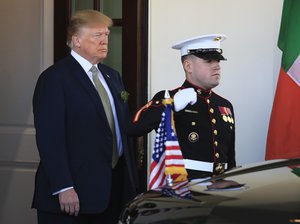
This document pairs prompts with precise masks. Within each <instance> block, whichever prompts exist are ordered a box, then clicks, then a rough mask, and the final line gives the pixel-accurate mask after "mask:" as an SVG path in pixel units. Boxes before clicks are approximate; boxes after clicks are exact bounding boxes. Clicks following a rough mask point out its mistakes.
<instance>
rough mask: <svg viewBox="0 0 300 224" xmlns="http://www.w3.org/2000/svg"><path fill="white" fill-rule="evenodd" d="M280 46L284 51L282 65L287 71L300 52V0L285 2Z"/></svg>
mask: <svg viewBox="0 0 300 224" xmlns="http://www.w3.org/2000/svg"><path fill="white" fill-rule="evenodd" d="M278 47H279V48H280V49H281V51H282V60H281V66H282V68H283V69H284V71H286V72H287V71H288V70H289V68H290V67H291V66H292V64H293V63H294V61H295V60H296V58H297V57H298V56H299V54H300V0H285V1H284V3H283V11H282V19H281V25H280V33H279V38H278Z"/></svg>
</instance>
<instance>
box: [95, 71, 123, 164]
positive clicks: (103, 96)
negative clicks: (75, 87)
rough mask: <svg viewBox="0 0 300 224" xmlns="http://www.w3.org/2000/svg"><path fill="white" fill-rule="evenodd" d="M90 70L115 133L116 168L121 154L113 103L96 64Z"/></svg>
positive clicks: (113, 157)
mask: <svg viewBox="0 0 300 224" xmlns="http://www.w3.org/2000/svg"><path fill="white" fill-rule="evenodd" d="M90 71H91V72H92V75H93V81H94V84H95V87H96V89H97V91H98V94H99V96H100V98H101V101H102V104H103V107H104V110H105V114H106V117H107V120H108V123H109V126H110V129H111V131H112V134H113V156H112V167H113V168H114V167H115V166H116V164H117V162H118V159H119V154H118V149H117V138H116V130H115V121H114V116H113V112H112V108H111V104H110V101H109V97H108V94H107V92H106V90H105V88H104V86H103V85H102V83H101V82H100V80H99V78H98V69H97V68H96V66H94V65H93V66H92V68H91V69H90Z"/></svg>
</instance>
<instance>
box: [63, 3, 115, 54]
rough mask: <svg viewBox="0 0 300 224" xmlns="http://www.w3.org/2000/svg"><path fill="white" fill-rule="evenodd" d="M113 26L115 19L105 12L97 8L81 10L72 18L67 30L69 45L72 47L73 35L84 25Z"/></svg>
mask: <svg viewBox="0 0 300 224" xmlns="http://www.w3.org/2000/svg"><path fill="white" fill-rule="evenodd" d="M99 24H101V25H103V26H107V27H111V26H112V25H113V21H112V19H111V18H109V17H108V16H106V15H105V14H103V13H101V12H99V11H95V10H90V9H87V10H80V11H77V12H75V14H74V15H73V16H72V17H71V18H70V21H69V26H68V30H67V45H68V46H69V47H70V48H71V49H72V47H73V44H72V36H73V35H75V34H77V33H78V32H79V31H80V29H81V28H83V27H93V26H95V25H99Z"/></svg>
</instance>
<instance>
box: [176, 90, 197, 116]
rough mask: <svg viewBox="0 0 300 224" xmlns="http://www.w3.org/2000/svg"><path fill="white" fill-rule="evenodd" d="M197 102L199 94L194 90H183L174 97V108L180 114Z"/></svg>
mask: <svg viewBox="0 0 300 224" xmlns="http://www.w3.org/2000/svg"><path fill="white" fill-rule="evenodd" d="M196 102H197V93H196V92H195V90H194V89H193V88H187V89H182V90H180V91H178V92H177V93H176V94H175V95H174V108H175V111H176V112H178V111H180V110H182V109H184V108H185V107H186V106H187V105H188V104H191V105H194V104H195V103H196Z"/></svg>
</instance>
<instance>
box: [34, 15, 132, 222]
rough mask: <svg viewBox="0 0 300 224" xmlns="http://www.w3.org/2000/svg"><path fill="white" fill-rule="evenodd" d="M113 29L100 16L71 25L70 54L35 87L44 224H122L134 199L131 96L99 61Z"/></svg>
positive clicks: (38, 203)
mask: <svg viewBox="0 0 300 224" xmlns="http://www.w3.org/2000/svg"><path fill="white" fill-rule="evenodd" d="M111 25H112V20H111V19H110V18H109V17H107V16H106V15H104V14H102V13H100V12H98V11H94V10H83V11H79V12H77V13H75V14H74V15H73V16H72V18H71V19H70V22H69V27H68V39H67V44H68V46H69V47H70V48H71V54H70V55H69V56H67V57H66V58H64V59H62V60H61V61H59V62H57V63H55V64H54V65H52V66H51V67H49V68H48V69H46V70H45V71H44V72H43V73H42V74H41V75H40V77H39V79H38V82H37V84H36V88H35V92H34V96H33V113H34V123H35V128H36V142H37V147H38V151H39V155H40V164H39V167H38V170H37V173H36V179H35V191H34V198H33V203H32V207H33V208H36V209H37V216H38V223H41V224H46V223H49V224H50V223H51V224H60V223H61V224H73V223H74V224H75V223H76V224H77V223H78V224H83V223H84V224H87V223H97V224H99V223H117V220H118V215H119V213H120V210H121V208H122V206H123V205H124V203H125V202H126V201H127V200H129V199H131V198H132V197H133V196H135V194H136V170H135V168H134V162H133V156H132V155H131V154H132V152H131V151H130V150H129V148H128V144H127V137H126V134H125V127H124V125H125V120H126V116H127V103H126V100H127V97H126V91H125V90H124V86H123V83H122V80H121V77H120V75H119V73H118V72H117V71H115V70H113V69H112V68H110V67H108V66H105V65H103V64H101V62H102V60H103V59H104V58H106V56H107V53H108V36H109V32H110V31H109V27H111ZM101 91H102V92H101ZM103 91H104V92H103ZM104 95H105V96H104Z"/></svg>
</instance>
